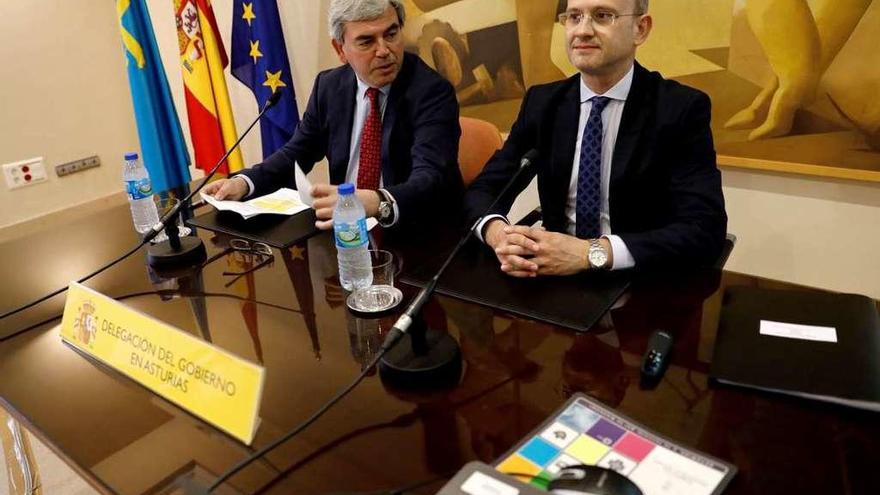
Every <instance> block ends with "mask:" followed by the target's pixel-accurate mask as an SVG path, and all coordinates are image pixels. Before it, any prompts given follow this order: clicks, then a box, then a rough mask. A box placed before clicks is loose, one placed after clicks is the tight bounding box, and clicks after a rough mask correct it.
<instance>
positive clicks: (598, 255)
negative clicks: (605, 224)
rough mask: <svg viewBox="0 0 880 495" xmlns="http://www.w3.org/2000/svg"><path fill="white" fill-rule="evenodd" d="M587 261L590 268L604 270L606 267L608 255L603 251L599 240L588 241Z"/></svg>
mask: <svg viewBox="0 0 880 495" xmlns="http://www.w3.org/2000/svg"><path fill="white" fill-rule="evenodd" d="M587 261H589V263H590V268H598V269H602V268H606V265H607V264H608V253H607V252H606V251H605V248H604V247H602V244H601V243H600V242H599V239H590V250H589V251H587Z"/></svg>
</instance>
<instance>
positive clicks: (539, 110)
mask: <svg viewBox="0 0 880 495" xmlns="http://www.w3.org/2000/svg"><path fill="white" fill-rule="evenodd" d="M647 8H648V1H647V0H569V1H568V3H567V10H566V11H565V12H564V13H562V14H560V16H559V21H560V22H561V23H562V24H563V26H565V32H566V47H567V50H568V56H569V59H570V60H571V62H572V64H573V65H574V66H575V67H577V69H578V70H579V74H577V75H576V76H574V77H572V78H570V79H568V80H565V81H560V82H555V83H551V84H546V85H541V86H535V87H533V88H531V89H530V90H529V92H528V93H527V94H526V96H525V99H524V100H523V103H522V107H521V109H520V114H519V117H518V118H517V120H516V122H515V123H514V125H513V128H512V129H511V133H510V137H509V138H508V139H507V142H506V143H505V145H504V147H503V149H502V150H500V151H499V152H498V153H497V154H496V155H495V156H494V157H493V158H492V159H491V160H490V161H489V163H488V164H487V165H486V167H485V168H484V170H483V172H482V173H481V174H480V176H479V177H478V178H477V179H476V180H475V181H474V183H473V184H472V185H471V186H470V188H469V189H468V191H467V192H466V195H465V210H466V215H467V216H468V218H469V221H471V222H476V221H477V220H479V223H478V224H477V226H476V229H477V230H476V234H477V235H478V236H479V237H480V238H481V239H483V240H484V241H485V242H486V243H487V244H488V245H489V246H490V247H492V248H493V249H494V250H495V253H496V255H497V257H498V259H499V261H500V263H501V269H502V270H503V271H504V272H506V273H509V274H510V275H513V276H517V277H534V276H538V275H568V274H573V273H576V272H579V271H582V270H590V269H623V268H632V267H639V268H651V267H658V266H676V265H697V264H711V263H712V262H714V261H715V260H716V259H717V258H718V256H719V254H720V252H721V249H722V246H723V242H724V238H725V232H726V229H727V215H726V213H725V211H724V197H723V194H722V191H721V175H720V172H719V171H718V168H717V166H716V163H715V150H714V145H713V142H712V134H711V130H710V128H709V121H710V117H711V111H710V101H709V98H708V97H707V96H706V95H705V94H703V93H701V92H699V91H697V90H695V89H692V88H689V87H686V86H683V85H681V84H678V83H676V82H674V81H668V80H665V79H663V78H662V77H661V76H660V75H659V74H657V73H656V72H649V71H647V70H646V69H644V68H643V67H642V66H641V65H639V64H638V63H637V62H635V52H636V48H637V47H638V46H639V45H641V44H642V43H644V42H645V40H646V39H647V38H648V34H649V33H650V31H651V27H652V22H653V21H652V19H651V16H649V15H647ZM532 148H535V149H537V150H538V151H539V153H540V156H539V158H538V159H537V160H536V163H535V164H534V166H533V167H532V168H531V169H530V170H529V171H528V172H527V173H524V174H523V177H522V179H523V180H522V181H521V182H520V183H519V184H518V185H517V187H515V188H514V189H515V190H519V191H521V190H522V189H523V188H525V186H526V185H527V184H528V183H529V182H530V181H531V180H532V179H533V178H534V177H535V175H537V177H538V194H539V196H540V202H541V208H542V212H543V227H537V228H533V227H522V226H510V225H509V224H508V222H507V219H505V218H504V217H503V216H501V215H500V214H503V213H505V212H507V211H508V210H509V209H510V206H511V203H512V201H513V197H514V196H515V195H511V196H510V197H508V198H506V200H505V201H502V202H501V203H502V204H501V205H500V206H499V208H498V209H497V210H496V211H495V212H493V213H494V214H492V215H487V216H485V217H483V218H482V219H479V218H478V216H479V215H480V214H481V213H482V212H483V211H485V208H487V207H488V206H489V205H490V204H491V202H492V199H493V198H494V196H495V195H496V194H498V193H499V192H500V190H501V188H502V187H503V185H504V184H505V183H506V182H507V181H508V180H509V179H510V178H511V177H512V176H513V174H514V173H515V172H516V170H517V168H518V164H519V160H520V157H522V156H523V154H525V153H526V152H527V151H528V150H530V149H532Z"/></svg>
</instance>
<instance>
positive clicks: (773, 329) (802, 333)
mask: <svg viewBox="0 0 880 495" xmlns="http://www.w3.org/2000/svg"><path fill="white" fill-rule="evenodd" d="M759 332H760V333H761V335H771V336H773V337H785V338H788V339H797V340H812V341H814V342H833V343H836V342H837V329H836V328H833V327H818V326H813V325H796V324H794V323H783V322H779V321H769V320H761V328H760V330H759Z"/></svg>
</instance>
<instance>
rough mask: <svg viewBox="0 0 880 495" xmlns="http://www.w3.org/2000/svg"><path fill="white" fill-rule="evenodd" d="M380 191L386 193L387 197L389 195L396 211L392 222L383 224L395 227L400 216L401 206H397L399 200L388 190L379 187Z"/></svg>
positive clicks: (392, 206)
mask: <svg viewBox="0 0 880 495" xmlns="http://www.w3.org/2000/svg"><path fill="white" fill-rule="evenodd" d="M379 191H381V192H382V194H384V195H385V197H387V198H388V199H389V200H391V208H392V210H393V211H394V217H393V218H392V219H391V223H387V224H383V225H382V226H383V227H393V226H394V225H395V224H396V223H397V220H398V219H399V218H400V208H399V207H398V206H397V200H396V199H394V195H392V194H391V193H390V192H388V191H387V190H385V189H379Z"/></svg>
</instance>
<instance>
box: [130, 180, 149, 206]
mask: <svg viewBox="0 0 880 495" xmlns="http://www.w3.org/2000/svg"><path fill="white" fill-rule="evenodd" d="M125 188H126V192H128V199H131V200H138V199H144V198H149V197H151V196H152V195H153V186H152V184H151V183H150V179H149V178H147V177H144V178H143V179H140V180H129V181H126V182H125Z"/></svg>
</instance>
